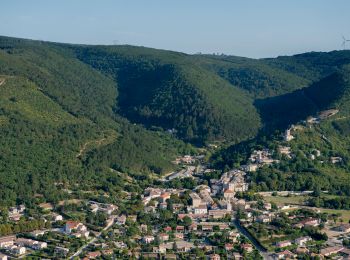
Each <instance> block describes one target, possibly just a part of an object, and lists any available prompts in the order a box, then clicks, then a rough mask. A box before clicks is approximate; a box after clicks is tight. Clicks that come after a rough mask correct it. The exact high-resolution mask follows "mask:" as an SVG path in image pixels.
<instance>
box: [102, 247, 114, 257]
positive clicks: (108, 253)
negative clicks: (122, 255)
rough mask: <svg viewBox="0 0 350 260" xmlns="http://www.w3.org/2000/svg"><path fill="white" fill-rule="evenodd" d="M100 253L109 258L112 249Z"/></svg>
mask: <svg viewBox="0 0 350 260" xmlns="http://www.w3.org/2000/svg"><path fill="white" fill-rule="evenodd" d="M101 253H102V255H104V256H110V255H113V249H106V250H102V251H101Z"/></svg>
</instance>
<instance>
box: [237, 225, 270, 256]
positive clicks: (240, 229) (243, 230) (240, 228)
mask: <svg viewBox="0 0 350 260" xmlns="http://www.w3.org/2000/svg"><path fill="white" fill-rule="evenodd" d="M233 224H234V225H235V227H236V228H237V230H238V232H239V233H240V234H242V235H243V236H245V237H246V238H247V239H248V240H249V241H250V242H251V243H252V244H253V245H254V247H255V248H256V249H257V250H258V251H259V252H260V254H261V255H262V257H263V258H264V259H265V260H270V259H273V257H272V253H271V252H268V251H267V250H266V248H265V247H263V246H262V245H261V244H260V242H259V241H258V240H256V239H255V238H254V237H253V236H252V235H251V234H250V233H249V232H248V231H247V229H246V228H245V227H243V226H242V225H241V224H240V223H239V221H238V220H234V221H233Z"/></svg>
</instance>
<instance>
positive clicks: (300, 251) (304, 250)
mask: <svg viewBox="0 0 350 260" xmlns="http://www.w3.org/2000/svg"><path fill="white" fill-rule="evenodd" d="M295 252H296V253H297V254H308V253H309V252H310V251H309V249H307V248H306V247H298V248H297V249H296V250H295Z"/></svg>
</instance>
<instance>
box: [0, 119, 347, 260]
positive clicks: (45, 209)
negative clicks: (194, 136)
mask: <svg viewBox="0 0 350 260" xmlns="http://www.w3.org/2000/svg"><path fill="white" fill-rule="evenodd" d="M295 131H298V126H292V127H291V128H289V129H287V130H286V131H285V133H284V135H283V138H282V139H283V140H282V141H281V143H280V145H278V147H277V149H276V150H271V149H268V148H263V149H256V150H253V151H252V152H251V154H250V156H249V158H248V160H247V161H246V163H245V164H243V165H241V167H239V168H237V169H231V170H229V171H226V172H224V173H221V172H220V171H218V170H216V169H212V168H210V167H209V165H208V164H207V163H206V162H205V160H204V157H205V156H204V155H185V156H181V157H178V158H177V159H176V160H175V161H174V164H175V165H177V171H175V172H171V173H169V174H167V175H165V176H162V177H161V178H160V179H159V181H158V182H156V184H155V185H152V186H149V187H146V188H145V189H144V190H143V191H142V192H141V193H130V192H125V194H126V197H125V200H134V201H135V207H137V208H138V209H139V210H136V211H135V210H131V211H130V210H129V211H128V210H126V209H125V205H123V202H124V201H123V200H121V201H118V202H116V203H110V202H108V199H109V198H108V195H106V196H104V199H103V200H105V201H102V200H93V199H91V198H89V196H88V194H84V196H82V195H81V192H80V193H75V192H73V191H71V190H65V191H66V192H67V194H69V196H70V197H71V198H70V199H67V200H63V201H59V202H58V203H57V204H54V203H49V202H46V201H44V200H43V198H40V201H42V202H41V203H39V204H38V205H37V207H38V210H39V212H40V217H38V218H37V219H35V218H33V216H32V214H29V213H30V212H31V209H29V208H27V206H26V205H23V204H20V205H18V206H15V207H10V208H8V209H7V211H6V212H5V210H2V211H3V212H1V219H0V221H1V224H2V229H0V232H1V234H4V235H3V236H2V237H0V260H7V259H17V258H25V257H38V258H55V259H123V258H128V259H139V258H142V259H197V258H200V259H213V260H219V259H262V258H264V259H302V258H303V257H304V256H311V257H318V258H319V259H324V258H332V259H348V257H350V248H349V245H350V224H349V223H343V222H340V223H339V220H341V216H340V215H335V214H325V213H324V212H322V211H320V210H319V209H316V208H315V209H313V208H311V207H304V206H298V205H295V204H292V203H290V204H288V203H284V204H277V203H274V202H273V201H270V200H269V198H273V196H275V197H276V196H280V197H284V198H287V197H289V196H311V194H312V193H313V191H304V192H299V193H298V192H292V191H290V192H289V191H279V192H257V193H254V192H250V190H249V189H250V183H249V175H250V174H251V173H253V172H255V171H257V170H258V169H259V168H261V167H266V166H269V165H274V164H278V163H279V159H276V154H279V156H284V157H285V158H287V160H288V159H290V158H292V157H293V156H294V154H293V151H292V149H291V147H290V146H289V145H288V143H289V142H290V141H292V140H293V139H294V136H293V132H295ZM320 156H321V152H320V151H319V150H314V151H312V153H310V159H311V160H317V158H319V157H320ZM329 160H330V163H338V162H340V161H341V158H340V157H339V158H338V157H337V158H335V157H332V158H329ZM191 185H192V186H191ZM77 194H80V195H79V196H78V195H77ZM136 205H137V206H136ZM130 212H133V213H130ZM6 225H12V227H13V228H12V232H10V231H8V230H6Z"/></svg>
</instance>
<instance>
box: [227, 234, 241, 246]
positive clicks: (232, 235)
mask: <svg viewBox="0 0 350 260" xmlns="http://www.w3.org/2000/svg"><path fill="white" fill-rule="evenodd" d="M239 236H240V234H239V233H237V232H235V231H230V232H229V237H228V239H229V240H230V241H231V242H232V243H236V242H237V240H238V238H239Z"/></svg>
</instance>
